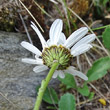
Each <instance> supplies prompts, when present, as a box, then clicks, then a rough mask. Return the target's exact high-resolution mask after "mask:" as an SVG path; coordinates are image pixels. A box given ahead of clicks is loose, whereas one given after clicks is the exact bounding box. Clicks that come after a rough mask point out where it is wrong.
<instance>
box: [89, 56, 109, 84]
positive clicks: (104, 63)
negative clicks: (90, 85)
mask: <svg viewBox="0 0 110 110" xmlns="http://www.w3.org/2000/svg"><path fill="white" fill-rule="evenodd" d="M109 69H110V57H104V58H100V59H99V60H97V61H96V62H95V63H94V64H93V65H92V67H91V68H90V69H89V70H88V72H87V76H88V81H87V82H90V81H94V80H98V79H100V78H102V77H103V76H104V75H106V74H107V70H109Z"/></svg>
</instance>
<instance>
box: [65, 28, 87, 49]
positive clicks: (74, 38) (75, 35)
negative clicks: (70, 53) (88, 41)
mask: <svg viewBox="0 0 110 110" xmlns="http://www.w3.org/2000/svg"><path fill="white" fill-rule="evenodd" d="M87 32H88V28H87V27H82V28H80V29H78V30H76V31H75V32H73V33H72V34H71V35H70V36H69V37H68V39H67V40H66V42H65V44H64V46H66V47H67V48H70V47H71V46H72V45H73V44H74V43H76V42H77V41H78V40H79V39H81V38H82V37H83V36H84V35H86V34H87Z"/></svg>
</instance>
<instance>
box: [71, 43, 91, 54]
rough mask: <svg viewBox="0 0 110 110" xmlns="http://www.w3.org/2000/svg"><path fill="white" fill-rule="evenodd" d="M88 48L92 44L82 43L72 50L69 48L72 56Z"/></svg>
mask: <svg viewBox="0 0 110 110" xmlns="http://www.w3.org/2000/svg"><path fill="white" fill-rule="evenodd" d="M90 48H92V45H90V44H82V45H80V46H78V47H76V48H75V49H74V50H73V49H71V54H72V55H73V56H78V55H80V54H83V53H85V52H87V51H88V50H89V49H90Z"/></svg>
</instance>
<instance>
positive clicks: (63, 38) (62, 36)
mask: <svg viewBox="0 0 110 110" xmlns="http://www.w3.org/2000/svg"><path fill="white" fill-rule="evenodd" d="M65 42H66V36H65V34H64V33H63V32H62V33H61V34H60V38H59V41H58V44H59V45H60V44H64V43H65Z"/></svg>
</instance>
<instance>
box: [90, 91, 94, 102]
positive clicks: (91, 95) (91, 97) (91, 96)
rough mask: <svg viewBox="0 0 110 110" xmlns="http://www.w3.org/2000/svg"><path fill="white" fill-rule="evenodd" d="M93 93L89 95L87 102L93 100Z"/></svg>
mask: <svg viewBox="0 0 110 110" xmlns="http://www.w3.org/2000/svg"><path fill="white" fill-rule="evenodd" d="M94 94H95V93H94V92H91V93H90V94H89V100H92V99H93V97H94Z"/></svg>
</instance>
